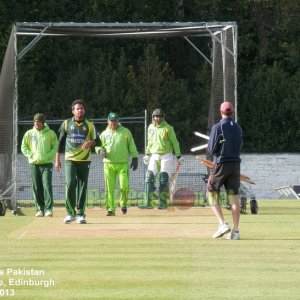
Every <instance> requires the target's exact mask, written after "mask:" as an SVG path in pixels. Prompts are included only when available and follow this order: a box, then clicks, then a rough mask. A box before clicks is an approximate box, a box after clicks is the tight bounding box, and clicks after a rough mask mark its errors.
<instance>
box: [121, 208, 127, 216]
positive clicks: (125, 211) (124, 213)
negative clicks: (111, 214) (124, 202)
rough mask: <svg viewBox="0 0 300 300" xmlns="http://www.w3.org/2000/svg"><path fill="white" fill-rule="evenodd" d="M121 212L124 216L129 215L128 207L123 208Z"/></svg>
mask: <svg viewBox="0 0 300 300" xmlns="http://www.w3.org/2000/svg"><path fill="white" fill-rule="evenodd" d="M121 211H122V213H123V215H126V214H127V207H121Z"/></svg>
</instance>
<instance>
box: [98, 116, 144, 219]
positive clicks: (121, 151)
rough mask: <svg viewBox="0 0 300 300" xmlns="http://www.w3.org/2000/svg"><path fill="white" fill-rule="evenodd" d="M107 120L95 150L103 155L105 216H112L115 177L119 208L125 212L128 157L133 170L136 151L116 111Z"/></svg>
mask: <svg viewBox="0 0 300 300" xmlns="http://www.w3.org/2000/svg"><path fill="white" fill-rule="evenodd" d="M107 122H108V126H107V128H106V129H105V130H104V131H103V132H102V133H101V134H100V141H101V147H96V149H95V150H96V153H98V154H99V155H100V156H102V157H104V159H103V162H104V180H105V195H106V209H107V216H114V215H115V211H116V203H115V185H116V178H117V176H118V178H119V186H120V206H121V210H122V212H123V214H126V213H127V201H128V192H129V178H128V177H129V167H128V158H129V156H131V157H132V161H131V164H130V168H131V169H132V170H133V171H135V170H136V169H137V167H138V151H137V149H136V146H135V143H134V139H133V137H132V134H131V132H130V130H129V129H127V128H125V127H124V126H122V125H121V124H120V123H119V116H118V115H117V114H116V113H113V112H112V113H110V114H109V115H108V121H107Z"/></svg>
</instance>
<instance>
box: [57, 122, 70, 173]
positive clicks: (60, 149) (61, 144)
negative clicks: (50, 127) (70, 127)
mask: <svg viewBox="0 0 300 300" xmlns="http://www.w3.org/2000/svg"><path fill="white" fill-rule="evenodd" d="M64 126H65V125H64V123H63V124H62V126H61V127H60V130H59V133H60V134H59V138H58V143H57V151H56V154H55V169H56V171H59V170H60V169H61V161H60V154H62V153H64V152H65V145H66V138H67V134H66V131H65V128H64Z"/></svg>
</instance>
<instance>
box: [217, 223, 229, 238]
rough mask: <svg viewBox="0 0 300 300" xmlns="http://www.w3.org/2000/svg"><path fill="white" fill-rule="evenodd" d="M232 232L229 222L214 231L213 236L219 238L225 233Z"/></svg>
mask: <svg viewBox="0 0 300 300" xmlns="http://www.w3.org/2000/svg"><path fill="white" fill-rule="evenodd" d="M228 232H230V227H229V225H228V224H227V223H224V224H222V225H219V228H218V230H217V231H216V232H215V233H214V235H213V238H214V239H218V238H220V237H222V236H223V235H224V234H226V233H228Z"/></svg>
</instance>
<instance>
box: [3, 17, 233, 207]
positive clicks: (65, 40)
mask: <svg viewBox="0 0 300 300" xmlns="http://www.w3.org/2000/svg"><path fill="white" fill-rule="evenodd" d="M50 50H51V51H50ZM236 69H237V26H236V24H235V22H225V23H221V22H212V23H206V22H188V23H180V22H176V23H51V22H48V23H38V22H36V23H16V24H14V26H13V28H12V32H11V35H10V38H9V41H8V46H7V50H6V55H5V57H4V60H3V65H2V70H1V77H0V108H1V109H0V114H1V121H0V122H1V123H0V124H1V130H0V134H1V138H2V141H5V142H2V143H1V145H0V167H1V171H0V200H1V199H8V202H9V204H10V205H11V206H12V207H13V209H16V207H17V206H18V205H32V194H31V182H30V175H29V168H28V162H27V160H26V158H25V157H24V156H23V155H22V154H21V153H20V143H21V140H22V137H23V135H24V133H25V132H26V130H28V129H29V128H32V126H33V123H32V118H33V115H34V114H35V113H37V112H42V113H45V114H46V117H47V123H48V125H49V126H50V128H51V129H53V130H55V131H56V132H58V128H59V126H60V124H61V122H62V120H64V119H66V118H69V117H70V116H71V108H70V105H71V102H72V101H73V100H75V99H78V98H82V99H83V100H85V102H86V103H87V106H88V110H87V117H88V118H89V119H92V120H93V121H94V122H95V123H96V127H97V130H98V131H102V130H103V129H104V128H105V126H106V124H105V123H106V116H107V114H108V113H109V112H110V111H113V110H114V111H116V112H119V113H121V117H123V118H124V119H123V122H124V124H123V125H125V126H126V127H128V128H129V129H130V130H131V131H132V133H133V136H134V139H135V141H136V144H137V147H138V151H139V153H140V157H139V168H138V170H137V171H136V172H131V174H130V199H131V201H132V205H135V204H138V203H139V201H141V199H142V196H143V186H144V174H145V166H144V165H143V163H142V156H143V153H144V151H145V146H146V128H147V126H148V125H149V122H151V113H152V111H153V110H154V109H156V108H158V107H159V108H162V109H163V110H164V111H165V113H166V121H167V122H169V123H170V124H171V125H172V126H173V127H174V129H175V132H176V134H177V137H178V140H179V142H180V145H181V150H182V154H183V156H184V158H185V163H184V164H183V166H182V167H181V169H180V173H179V175H178V179H177V185H176V189H178V190H180V191H181V192H182V193H183V194H184V195H189V194H192V196H191V197H192V198H193V199H195V205H201V203H202V201H204V200H205V199H204V198H205V181H204V178H203V177H205V176H206V175H207V169H206V168H205V167H204V166H202V165H200V164H199V162H198V161H197V160H196V159H195V155H202V156H203V157H204V158H205V157H206V156H207V155H206V150H205V149H203V150H201V151H198V152H197V153H192V152H191V151H190V149H191V148H192V147H194V146H196V145H199V144H204V143H205V141H204V140H201V139H200V138H199V137H195V136H194V135H193V131H199V132H202V133H205V134H207V135H208V134H209V133H210V129H211V126H212V124H213V123H215V122H217V121H218V120H219V118H220V115H219V107H220V104H221V102H223V101H231V102H233V103H234V105H235V106H236V109H237V94H236V89H237V78H236V76H237V73H236ZM145 112H146V113H145ZM121 122H122V119H121ZM174 170H175V160H174ZM64 185H65V183H64V172H63V170H62V172H60V173H57V172H54V176H53V188H54V197H55V204H57V205H59V204H62V203H63V198H64ZM179 194H180V193H179ZM116 197H118V195H117V196H116ZM183 197H188V196H183ZM103 201H104V186H103V164H102V162H101V161H100V159H99V157H97V156H96V155H95V154H94V153H93V154H92V166H91V173H90V178H89V189H88V205H90V206H94V205H103Z"/></svg>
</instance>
